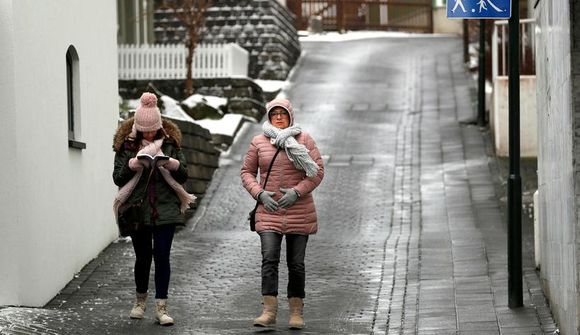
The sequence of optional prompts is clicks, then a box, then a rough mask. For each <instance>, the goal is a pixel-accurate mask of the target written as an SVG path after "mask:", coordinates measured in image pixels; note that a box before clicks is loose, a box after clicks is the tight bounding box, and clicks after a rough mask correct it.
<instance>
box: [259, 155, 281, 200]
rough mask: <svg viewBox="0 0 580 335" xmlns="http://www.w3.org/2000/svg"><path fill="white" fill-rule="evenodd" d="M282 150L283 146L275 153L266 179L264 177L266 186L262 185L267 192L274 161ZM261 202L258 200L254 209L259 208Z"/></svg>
mask: <svg viewBox="0 0 580 335" xmlns="http://www.w3.org/2000/svg"><path fill="white" fill-rule="evenodd" d="M280 150H282V148H278V151H276V154H275V155H274V158H272V161H271V162H270V166H269V167H268V173H266V179H264V186H262V188H263V189H264V192H266V184H267V183H268V177H270V171H272V166H273V165H274V161H275V160H276V156H278V153H280ZM259 204H260V200H256V206H255V207H254V211H256V210H257V209H258V205H259Z"/></svg>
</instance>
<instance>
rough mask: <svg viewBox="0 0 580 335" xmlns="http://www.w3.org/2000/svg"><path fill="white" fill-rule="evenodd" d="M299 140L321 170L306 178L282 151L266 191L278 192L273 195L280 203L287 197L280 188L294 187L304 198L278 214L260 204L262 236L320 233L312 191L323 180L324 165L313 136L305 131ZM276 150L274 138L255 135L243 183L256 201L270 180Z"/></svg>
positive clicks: (258, 216) (258, 223) (258, 222)
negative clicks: (267, 175)
mask: <svg viewBox="0 0 580 335" xmlns="http://www.w3.org/2000/svg"><path fill="white" fill-rule="evenodd" d="M295 138H296V140H297V141H298V143H300V144H304V145H305V146H306V148H307V149H308V150H309V155H310V157H312V159H313V160H314V162H316V164H318V166H319V167H320V169H319V170H318V174H317V175H316V176H314V177H306V173H305V172H304V171H302V170H298V169H297V168H296V167H295V166H294V163H292V162H291V161H290V160H289V159H288V156H287V155H286V151H285V150H284V149H281V151H280V153H279V154H278V156H277V157H276V160H275V161H274V165H273V166H272V172H271V173H270V177H269V179H268V184H267V185H266V190H267V191H270V192H276V194H275V195H274V196H273V198H274V200H276V201H278V200H280V198H282V196H283V195H284V194H283V193H281V192H280V188H294V189H295V190H297V191H298V192H299V193H300V197H299V198H298V200H296V202H295V203H294V205H293V206H292V207H290V208H287V209H285V208H281V207H280V208H278V210H277V211H275V212H268V211H266V209H265V208H264V206H263V205H262V203H260V205H259V206H258V209H257V211H256V232H258V233H259V232H262V231H276V232H279V233H283V234H287V233H294V234H305V235H308V234H314V233H316V232H317V231H318V223H317V217H316V207H315V206H314V199H313V197H312V194H311V192H312V191H313V190H314V189H315V188H316V187H317V186H318V185H319V184H320V182H321V181H322V178H323V177H324V166H323V163H322V158H321V157H320V151H318V148H317V147H316V143H315V142H314V140H313V139H312V137H311V136H310V135H309V134H307V133H305V132H302V133H301V134H299V135H297V136H296V137H295ZM276 150H277V148H276V146H274V145H273V144H271V143H270V138H268V137H266V136H265V135H264V134H261V135H258V136H255V137H254V138H253V139H252V142H251V143H250V148H249V149H248V153H247V154H246V157H245V159H244V164H243V166H242V170H241V173H240V176H241V178H242V184H243V185H244V187H245V188H246V190H247V191H248V192H249V193H250V194H251V195H252V197H253V198H254V199H256V197H257V195H258V194H259V193H260V191H262V185H263V181H264V180H265V179H266V174H267V172H268V167H269V166H270V162H271V161H272V158H273V157H274V155H275V154H276ZM258 167H259V170H260V180H261V182H260V183H258V181H257V180H256V175H257V172H258Z"/></svg>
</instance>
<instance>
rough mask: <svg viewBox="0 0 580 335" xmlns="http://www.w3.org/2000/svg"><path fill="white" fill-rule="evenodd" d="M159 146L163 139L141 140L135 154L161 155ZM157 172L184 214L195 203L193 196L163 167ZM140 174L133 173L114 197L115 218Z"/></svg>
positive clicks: (140, 172)
mask: <svg viewBox="0 0 580 335" xmlns="http://www.w3.org/2000/svg"><path fill="white" fill-rule="evenodd" d="M161 145H163V139H158V140H155V141H153V142H149V141H147V140H142V142H141V150H139V152H138V153H137V154H138V155H139V154H148V155H151V156H156V155H163V151H162V150H161ZM158 170H159V172H161V175H162V176H163V179H165V181H166V182H167V184H169V186H171V188H172V189H173V190H174V191H175V193H176V194H177V196H178V197H179V200H180V201H181V206H180V209H181V213H182V214H183V213H184V212H185V210H186V209H187V208H189V204H191V203H193V202H194V201H195V199H196V197H195V196H194V195H193V194H189V193H187V191H185V189H184V188H183V186H182V185H181V184H179V183H178V182H177V181H175V179H173V177H172V176H171V172H169V171H168V170H167V169H166V168H165V167H163V166H160V167H159V168H158ZM142 174H143V169H140V170H138V171H137V173H135V175H134V176H133V178H131V180H129V182H128V183H127V184H125V185H124V186H123V187H121V189H120V190H119V192H118V193H117V196H116V197H115V200H114V201H113V211H114V212H115V216H116V215H117V213H118V210H119V206H121V205H122V204H123V203H125V201H127V199H128V198H129V196H130V195H131V193H133V190H134V189H135V186H137V183H138V182H139V180H140V179H141V175H142Z"/></svg>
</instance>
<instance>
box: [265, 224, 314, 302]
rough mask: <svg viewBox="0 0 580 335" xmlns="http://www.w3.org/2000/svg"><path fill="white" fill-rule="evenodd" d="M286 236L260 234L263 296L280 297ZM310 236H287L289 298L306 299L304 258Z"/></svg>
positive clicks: (269, 233)
mask: <svg viewBox="0 0 580 335" xmlns="http://www.w3.org/2000/svg"><path fill="white" fill-rule="evenodd" d="M283 237H284V235H282V234H278V233H274V232H263V233H260V241H261V242H262V295H273V296H278V265H279V264H280V249H281V245H282V238H283ZM307 242H308V235H298V234H287V235H286V263H287V265H288V298H304V296H305V293H304V286H305V282H306V270H305V267H304V256H305V254H306V244H307Z"/></svg>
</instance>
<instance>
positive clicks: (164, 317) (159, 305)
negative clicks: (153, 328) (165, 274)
mask: <svg viewBox="0 0 580 335" xmlns="http://www.w3.org/2000/svg"><path fill="white" fill-rule="evenodd" d="M155 307H156V309H155V319H156V320H157V322H159V324H160V325H162V326H173V318H172V317H170V316H169V315H168V314H167V299H156V300H155Z"/></svg>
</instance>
